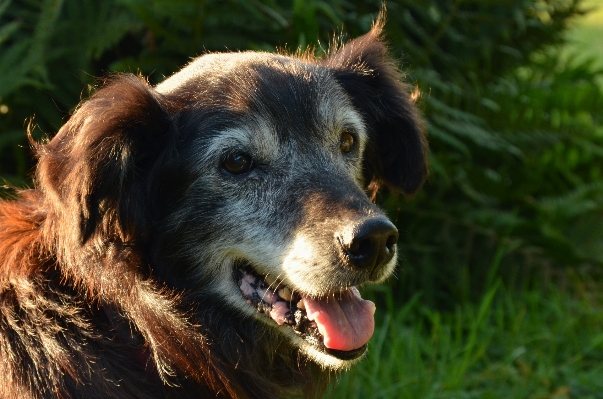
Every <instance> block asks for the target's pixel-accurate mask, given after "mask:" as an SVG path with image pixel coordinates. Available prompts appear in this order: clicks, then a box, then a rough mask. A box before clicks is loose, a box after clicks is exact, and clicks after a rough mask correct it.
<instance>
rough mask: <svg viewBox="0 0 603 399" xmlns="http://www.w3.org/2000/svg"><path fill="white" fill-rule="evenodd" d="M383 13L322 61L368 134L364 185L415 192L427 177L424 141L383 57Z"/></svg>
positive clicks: (404, 89) (414, 111) (393, 69)
mask: <svg viewBox="0 0 603 399" xmlns="http://www.w3.org/2000/svg"><path fill="white" fill-rule="evenodd" d="M383 25H384V18H383V15H381V16H380V17H379V19H378V20H377V21H376V22H375V23H374V25H373V28H372V29H371V31H370V32H369V33H367V34H366V35H364V36H361V37H359V38H357V39H355V40H352V41H350V42H348V43H346V44H344V45H341V46H339V48H336V49H335V50H334V51H332V52H331V53H330V54H328V55H327V57H326V58H325V59H324V60H323V65H324V66H326V67H328V68H330V69H331V70H332V71H333V74H334V75H335V78H336V79H337V81H338V82H339V84H341V85H342V86H343V88H344V89H345V90H346V91H347V92H348V94H349V95H350V96H351V98H352V101H353V104H354V106H355V107H356V108H357V109H358V110H359V111H360V112H361V113H362V115H363V116H364V118H365V121H366V123H367V128H368V131H369V142H368V144H367V148H366V151H365V155H364V178H365V182H366V184H367V186H368V187H370V188H373V189H376V188H378V187H379V186H380V185H381V184H383V183H384V184H386V185H387V186H388V187H389V188H391V189H394V190H399V191H402V192H404V193H406V194H409V195H410V194H413V193H415V192H416V191H417V190H418V189H419V188H420V187H421V185H422V184H423V182H424V181H425V179H426V177H427V140H426V138H425V135H424V128H423V124H422V122H421V118H420V116H419V113H418V111H417V109H416V107H415V105H414V101H413V99H411V97H410V93H409V88H408V87H407V86H406V85H404V84H403V83H402V82H401V77H402V76H401V74H400V73H399V72H398V70H397V69H396V67H395V66H394V64H393V63H392V62H390V61H388V59H387V47H386V45H385V44H384V43H383V41H382V39H381V33H382V29H383Z"/></svg>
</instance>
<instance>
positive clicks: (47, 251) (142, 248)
mask: <svg viewBox="0 0 603 399" xmlns="http://www.w3.org/2000/svg"><path fill="white" fill-rule="evenodd" d="M380 31H381V23H379V24H377V25H376V27H375V28H374V29H373V30H372V31H371V33H369V34H368V35H367V36H365V37H363V38H361V39H359V40H358V41H355V42H352V43H350V44H349V46H348V45H346V46H344V47H343V48H342V49H340V50H339V51H338V52H335V53H333V54H332V55H331V56H329V57H328V58H326V59H325V60H313V61H312V62H315V63H316V64H317V65H320V64H321V63H322V65H324V66H326V67H328V68H331V69H332V70H333V71H334V72H333V74H334V76H335V78H336V79H338V81H339V82H340V84H341V85H342V86H343V87H344V88H345V89H346V90H347V91H348V92H349V93H350V96H351V98H352V99H353V102H354V105H355V106H356V107H357V108H358V109H359V110H360V111H361V113H362V114H363V116H364V117H365V118H366V120H367V124H368V125H369V127H371V126H375V129H374V131H373V130H371V132H372V133H371V135H372V136H371V142H370V143H369V147H368V148H367V154H368V155H367V156H366V158H367V159H366V162H367V163H366V165H365V175H366V180H367V185H368V184H369V183H372V187H375V185H378V184H386V185H388V186H390V187H391V188H394V189H400V190H402V191H404V192H407V193H412V192H414V191H416V190H417V189H418V187H419V186H420V185H421V184H422V182H423V181H424V179H425V176H426V160H425V158H426V155H425V154H426V143H425V139H424V136H423V133H422V127H421V123H420V121H419V119H418V117H417V115H416V111H415V110H414V108H413V107H412V105H411V104H410V102H409V100H408V98H407V97H405V96H406V95H404V96H403V94H402V93H404V92H405V91H406V87H405V86H403V85H402V84H400V83H399V75H398V73H397V72H396V71H395V69H394V68H393V66H392V65H391V64H389V63H388V62H387V61H385V59H384V56H385V47H384V46H383V44H382V43H381V42H380V41H379V36H380ZM304 57H306V58H307V55H306V56H304ZM371 71H372V72H371ZM371 73H372V74H373V76H371ZM365 96H372V97H373V98H369V99H368V100H367V99H366V98H365ZM191 101H192V99H191V98H187V97H186V96H184V95H178V96H162V95H159V94H157V93H156V92H154V91H153V89H152V88H151V87H150V86H149V85H148V84H147V83H146V82H145V81H144V80H142V79H140V78H138V77H136V76H133V75H123V76H119V77H115V78H111V79H109V80H108V81H107V82H106V83H105V85H104V87H103V88H102V89H101V90H99V91H98V92H97V93H96V94H94V95H93V96H92V97H91V98H90V99H88V100H87V101H84V102H83V103H82V104H81V105H80V106H79V107H78V109H77V110H76V111H75V113H74V115H73V116H72V117H71V119H70V120H69V121H68V122H67V124H66V125H65V126H63V127H62V128H61V129H60V131H59V132H58V134H57V135H56V137H54V138H53V139H52V140H51V141H50V142H48V143H47V144H35V143H33V144H32V145H33V146H34V148H35V151H36V153H37V155H38V158H39V163H38V167H37V171H36V179H35V181H36V188H35V189H31V190H25V191H22V192H20V193H18V196H17V198H15V199H14V200H11V201H2V202H0V397H2V398H6V399H22V398H32V399H33V398H36V399H37V398H108V397H111V398H126V397H132V398H154V397H174V398H176V397H177V398H187V397H191V398H193V397H196V398H199V397H228V398H271V397H282V396H286V397H290V396H291V395H296V394H299V395H303V396H306V397H313V396H316V395H318V394H320V393H321V392H323V391H324V387H325V383H326V382H327V380H328V372H325V371H323V370H320V369H319V368H318V367H317V366H316V365H314V364H313V363H312V362H309V361H308V360H307V359H305V358H303V357H302V356H300V354H299V353H297V351H296V350H295V349H294V348H292V347H290V346H287V345H281V346H279V347H277V348H275V347H274V343H275V342H280V341H278V338H276V333H274V332H273V331H272V329H267V328H266V327H264V326H257V325H256V324H255V323H253V322H250V321H245V320H236V319H235V318H233V316H232V314H229V313H227V311H226V310H224V309H223V308H222V307H220V305H219V304H211V305H207V303H206V302H203V301H195V300H194V299H191V298H194V296H191V295H189V293H188V291H187V290H186V289H180V288H179V289H178V291H176V289H175V288H174V287H170V286H169V285H168V283H167V282H166V281H164V280H163V279H162V278H159V277H157V275H156V274H155V272H154V270H155V269H154V268H155V260H154V259H155V258H154V255H153V254H154V252H153V251H154V248H155V245H156V243H159V244H161V243H162V241H161V239H157V238H156V236H158V235H160V234H161V232H162V231H163V230H162V228H161V221H162V217H163V215H164V214H165V211H164V208H165V206H166V205H165V204H168V203H169V204H173V203H174V202H173V200H172V199H173V198H178V196H180V195H181V194H182V190H184V189H183V188H182V187H186V186H187V184H189V183H190V181H191V180H192V179H193V178H194V176H191V175H188V174H186V173H178V174H173V175H170V167H171V165H173V164H174V163H175V160H176V159H177V150H176V148H177V145H178V144H177V142H176V141H175V139H174V138H172V137H171V136H170V134H171V132H173V131H175V130H176V129H178V128H179V127H178V126H176V124H177V121H176V120H175V119H174V118H173V117H172V116H173V115H174V114H176V113H177V112H178V111H179V110H180V109H182V108H184V107H186V106H187V105H188V104H189V103H190V102H191ZM400 102H401V103H403V104H404V105H403V106H402V107H398V106H394V103H395V104H398V103H400ZM371 104H372V105H371ZM400 129H403V130H404V132H405V133H404V134H398V133H395V132H398V131H400ZM386 147H387V148H388V150H386ZM392 147H395V148H396V150H395V151H391V148H392ZM400 162H402V163H403V164H402V165H398V164H399V163H400ZM394 164H395V166H394ZM170 176H174V177H170ZM173 179H176V180H177V181H176V182H174V181H172V180H173ZM159 187H161V188H162V189H161V190H160V189H159ZM170 206H171V205H170ZM157 246H158V247H159V248H162V249H165V247H162V246H161V245H157ZM158 251H159V250H158ZM208 303H209V302H208ZM206 305H207V306H206ZM241 334H246V335H245V336H244V338H245V340H244V339H243V336H242V335H241ZM250 337H254V339H256V341H254V345H245V344H244V343H243V341H245V342H249V341H250V339H249V338H250Z"/></svg>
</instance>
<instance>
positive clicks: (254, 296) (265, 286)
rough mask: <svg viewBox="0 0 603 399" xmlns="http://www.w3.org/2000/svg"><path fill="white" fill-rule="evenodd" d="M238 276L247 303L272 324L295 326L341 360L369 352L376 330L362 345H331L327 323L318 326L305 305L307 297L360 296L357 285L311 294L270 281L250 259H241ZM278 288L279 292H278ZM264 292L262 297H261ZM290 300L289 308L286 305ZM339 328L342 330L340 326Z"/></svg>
mask: <svg viewBox="0 0 603 399" xmlns="http://www.w3.org/2000/svg"><path fill="white" fill-rule="evenodd" d="M234 276H235V283H237V284H238V286H239V289H240V291H241V294H242V296H243V299H245V300H246V302H247V304H249V305H251V306H253V307H254V308H255V309H256V310H257V311H258V312H259V313H264V316H265V317H262V318H263V319H265V321H268V320H270V322H268V324H272V325H276V324H278V325H279V326H281V328H287V327H288V328H291V330H292V331H293V332H294V333H295V334H296V335H297V336H298V337H299V338H301V339H302V340H303V341H305V342H306V343H307V344H310V345H311V346H312V347H314V348H315V349H316V350H318V351H320V352H322V353H324V354H327V355H330V356H332V357H335V358H337V359H339V360H344V361H351V360H354V359H357V358H359V357H361V356H362V355H363V354H364V353H365V352H366V349H367V341H368V338H370V336H371V335H372V329H371V331H370V333H369V334H368V338H366V334H365V338H366V339H363V340H361V343H362V345H361V346H359V347H358V348H354V349H351V350H347V349H344V350H338V349H333V348H328V347H327V346H326V345H325V336H323V335H322V334H321V332H319V327H321V328H324V325H322V324H321V325H319V326H317V323H316V321H314V319H312V320H310V319H309V318H308V315H307V312H306V310H305V304H307V303H308V302H307V300H308V299H309V298H311V299H312V301H311V302H314V301H319V302H320V301H321V300H327V301H328V299H330V298H333V297H337V296H338V295H341V296H344V295H357V296H358V298H360V295H359V294H358V290H357V289H356V288H355V287H350V288H348V289H342V290H337V291H332V292H329V293H325V294H324V295H311V296H310V295H307V294H304V293H303V292H301V291H300V290H296V289H295V288H290V286H288V285H286V284H285V283H284V282H283V281H282V280H280V279H277V278H272V279H270V278H269V279H268V280H269V282H266V276H265V275H263V274H261V273H259V272H258V271H257V269H256V268H255V267H253V266H252V265H251V264H250V263H248V262H237V267H236V268H235V271H234ZM250 282H251V285H250ZM252 285H253V287H252ZM283 288H285V289H288V290H290V291H291V296H290V299H289V301H285V300H283V299H282V298H281V297H280V292H281V290H282V289H283ZM277 291H278V292H279V294H277ZM260 294H261V296H262V297H261V298H260ZM360 299H361V298H360ZM363 302H369V301H363ZM287 303H288V307H287V305H286V304H287ZM344 303H345V301H344ZM370 305H372V306H373V313H374V304H372V302H370ZM314 306H316V305H314ZM339 311H342V309H341V308H339ZM371 320H372V318H371ZM335 331H337V332H339V331H338V329H336V330H335ZM336 335H337V334H336ZM340 337H341V336H340ZM336 339H337V338H336ZM344 341H345V340H344ZM331 342H333V341H331ZM354 342H355V341H354ZM348 343H349V341H348ZM343 345H344V347H345V346H346V344H345V343H344V344H343ZM352 347H353V346H352Z"/></svg>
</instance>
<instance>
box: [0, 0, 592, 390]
mask: <svg viewBox="0 0 603 399" xmlns="http://www.w3.org/2000/svg"><path fill="white" fill-rule="evenodd" d="M380 7H381V2H380V1H379V0H330V1H326V0H325V1H322V0H288V1H285V0H103V1H94V0H79V1H66V0H19V1H15V0H12V1H11V0H0V185H3V186H4V187H2V188H0V196H9V195H10V193H11V189H10V188H9V186H13V187H15V186H16V187H28V186H31V184H32V183H31V180H30V178H31V174H32V170H33V165H34V160H33V159H32V157H31V152H30V150H29V145H28V144H27V140H26V134H25V131H26V128H27V125H28V123H29V122H30V121H32V120H33V123H34V125H35V128H34V129H33V136H34V137H35V138H36V139H38V140H41V139H43V138H45V137H52V135H53V134H54V133H55V132H56V131H57V130H58V129H59V128H60V126H61V125H62V124H63V123H64V122H65V121H66V120H67V119H68V118H69V115H70V112H71V111H73V109H74V107H75V106H76V104H77V103H78V102H79V101H80V100H81V99H83V98H86V97H88V96H89V94H90V93H91V91H93V89H94V85H95V82H96V80H95V78H97V77H102V76H105V75H107V74H109V73H113V72H134V73H141V74H143V75H145V76H148V77H149V80H150V81H151V82H153V83H157V82H160V81H161V80H163V79H164V77H165V76H168V75H170V74H171V73H173V72H175V71H176V70H177V69H178V68H179V67H180V66H182V65H183V64H185V63H186V62H187V61H188V60H190V59H191V57H194V56H196V55H200V54H203V53H204V52H207V51H225V50H231V51H236V50H246V49H251V50H264V51H274V50H275V48H276V47H279V48H285V49H289V50H290V51H295V50H296V49H297V48H299V47H302V48H304V47H306V46H307V45H315V46H316V52H317V54H318V55H320V54H321V53H322V52H323V51H324V50H323V49H324V48H326V47H328V44H329V43H330V42H331V39H332V37H333V35H334V34H335V35H338V36H339V35H342V36H343V37H347V38H353V37H356V36H358V35H361V34H363V33H365V32H367V31H368V30H369V29H370V26H371V21H373V20H374V19H375V17H376V16H377V14H378V12H379V9H380ZM387 11H388V12H387V24H386V28H385V31H386V36H387V38H388V41H389V45H390V48H391V54H392V56H393V57H394V58H395V59H396V60H397V62H398V65H399V66H400V68H401V70H403V71H405V72H406V81H407V82H408V83H409V84H411V86H416V87H417V88H418V90H419V91H420V97H419V99H418V102H419V106H420V108H421V110H422V112H423V114H424V116H425V119H426V125H427V131H428V134H429V140H430V145H431V152H430V158H431V159H430V160H431V177H430V179H429V181H428V182H427V184H426V186H425V187H424V189H423V190H422V191H421V192H420V194H418V195H417V196H416V197H414V198H412V199H407V198H403V197H396V196H393V195H390V194H388V193H382V194H381V196H380V198H379V202H380V204H381V205H382V206H383V207H384V208H386V209H387V211H388V213H389V215H390V216H391V218H392V219H393V220H395V222H396V223H397V225H398V228H399V229H400V233H401V239H400V245H399V250H400V251H399V252H400V261H399V263H400V267H399V269H398V271H397V273H396V277H395V278H393V279H391V281H390V282H389V284H387V285H385V286H382V287H366V288H365V289H364V295H365V296H367V297H370V298H373V299H374V300H375V302H376V303H377V306H378V312H377V324H378V326H377V331H376V333H375V336H374V337H373V341H372V343H371V346H370V353H369V356H368V359H366V360H365V361H364V362H362V363H361V364H360V366H359V367H357V368H355V369H354V370H353V371H351V372H350V373H347V374H344V375H341V376H339V375H333V381H334V388H333V389H332V390H331V391H330V392H329V397H332V398H413V399H417V398H603V0H421V1H418V0H389V1H388V2H387Z"/></svg>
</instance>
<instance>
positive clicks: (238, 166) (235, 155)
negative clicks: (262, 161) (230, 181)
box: [222, 152, 254, 175]
mask: <svg viewBox="0 0 603 399" xmlns="http://www.w3.org/2000/svg"><path fill="white" fill-rule="evenodd" d="M222 166H223V167H224V169H226V170H227V171H228V172H229V173H232V174H233V175H240V174H242V173H247V172H249V171H251V170H252V169H253V166H254V164H253V159H252V158H251V156H250V155H248V154H245V153H242V152H232V153H230V154H228V155H226V157H225V158H224V161H222Z"/></svg>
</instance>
